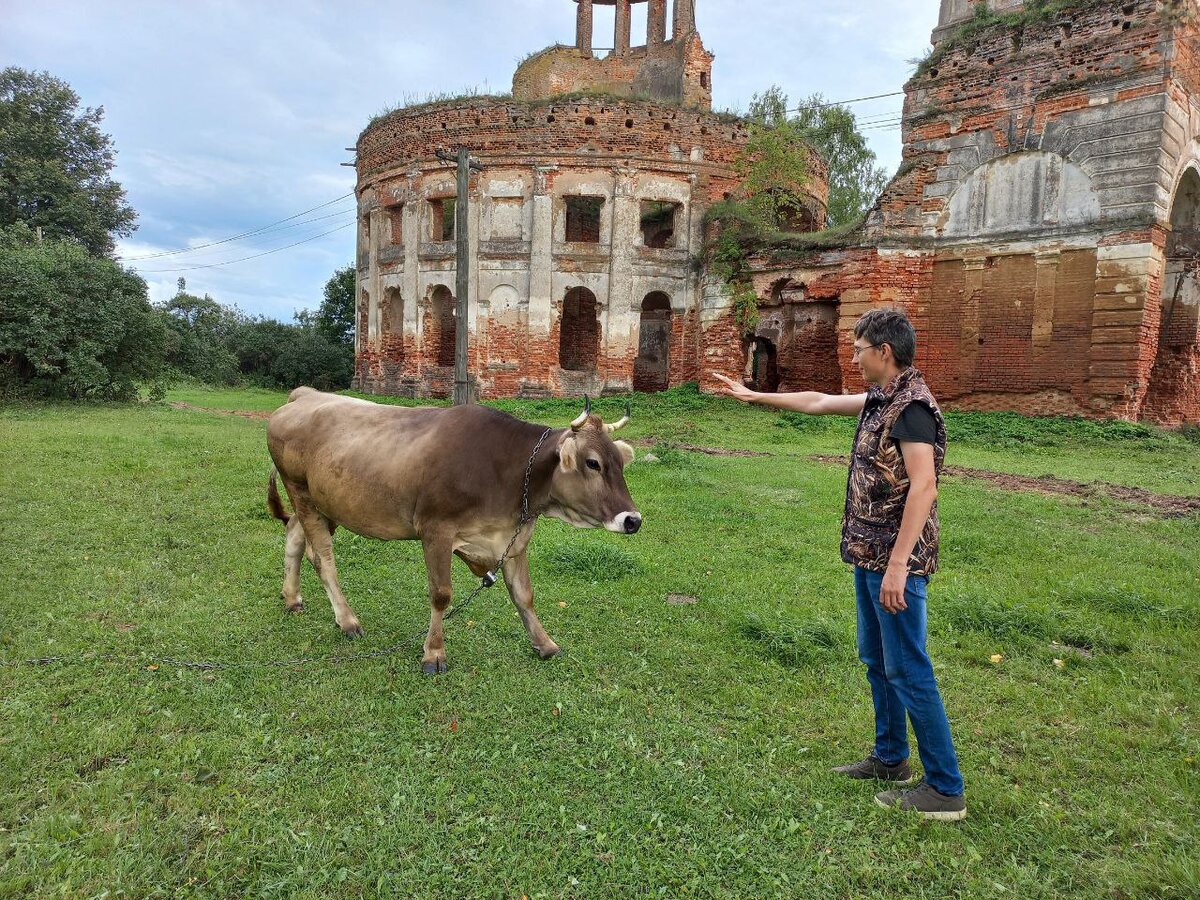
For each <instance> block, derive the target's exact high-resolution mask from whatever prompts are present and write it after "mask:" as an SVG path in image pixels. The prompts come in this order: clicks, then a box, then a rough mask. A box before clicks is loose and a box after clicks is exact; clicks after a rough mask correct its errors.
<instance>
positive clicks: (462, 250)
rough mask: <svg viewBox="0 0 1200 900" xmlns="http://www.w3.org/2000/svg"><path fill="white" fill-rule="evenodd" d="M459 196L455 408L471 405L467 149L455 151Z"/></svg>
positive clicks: (468, 175) (469, 181) (469, 183)
mask: <svg viewBox="0 0 1200 900" xmlns="http://www.w3.org/2000/svg"><path fill="white" fill-rule="evenodd" d="M457 162H458V197H457V199H456V200H455V203H454V237H455V238H456V239H457V241H458V247H457V250H456V253H455V263H454V274H455V280H454V284H455V293H456V294H457V296H458V300H457V303H456V307H457V308H456V309H455V315H456V316H457V317H458V321H457V322H455V323H454V405H455V406H462V405H463V404H465V403H472V402H474V399H475V398H474V397H472V396H471V373H470V371H469V370H468V367H467V330H468V329H467V318H468V316H469V314H470V313H469V310H470V308H471V304H470V299H471V298H470V296H469V292H470V286H471V278H470V276H471V267H470V253H471V244H470V241H469V240H468V234H467V228H468V225H467V208H468V207H467V192H468V191H469V189H470V185H471V155H470V154H469V153H468V152H467V148H466V147H459V148H458V160H457Z"/></svg>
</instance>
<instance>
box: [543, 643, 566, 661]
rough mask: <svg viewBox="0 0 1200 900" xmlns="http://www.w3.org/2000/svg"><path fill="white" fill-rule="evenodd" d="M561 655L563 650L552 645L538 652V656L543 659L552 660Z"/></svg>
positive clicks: (556, 645)
mask: <svg viewBox="0 0 1200 900" xmlns="http://www.w3.org/2000/svg"><path fill="white" fill-rule="evenodd" d="M560 653H562V648H561V647H559V646H558V644H550V645H549V646H548V647H542V648H541V649H539V650H538V654H539V655H540V656H541V657H542V659H551V658H552V657H555V656H558V654H560Z"/></svg>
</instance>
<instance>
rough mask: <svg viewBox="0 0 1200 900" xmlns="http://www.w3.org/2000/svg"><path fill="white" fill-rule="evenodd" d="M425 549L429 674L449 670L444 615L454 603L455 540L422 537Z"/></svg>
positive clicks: (425, 661) (424, 667)
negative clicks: (453, 549) (453, 563)
mask: <svg viewBox="0 0 1200 900" xmlns="http://www.w3.org/2000/svg"><path fill="white" fill-rule="evenodd" d="M422 547H423V549H424V551H425V572H426V574H427V575H428V576H429V605H430V607H431V610H430V614H429V633H428V634H427V635H426V636H425V648H424V653H423V655H422V656H421V671H422V672H424V673H425V674H426V675H440V674H441V673H442V672H445V671H446V668H447V665H446V643H445V637H444V635H443V633H442V619H443V617H444V616H445V615H446V607H448V606H449V605H450V598H451V594H452V590H451V581H450V562H451V560H452V559H453V554H452V550H451V543H450V542H449V541H447V540H442V539H441V538H439V537H433V536H431V537H427V538H425V539H424V540H423V541H422Z"/></svg>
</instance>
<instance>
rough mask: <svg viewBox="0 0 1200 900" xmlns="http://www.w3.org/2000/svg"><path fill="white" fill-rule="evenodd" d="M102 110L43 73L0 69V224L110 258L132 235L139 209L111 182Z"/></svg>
mask: <svg viewBox="0 0 1200 900" xmlns="http://www.w3.org/2000/svg"><path fill="white" fill-rule="evenodd" d="M103 117H104V109H103V107H100V108H96V109H93V108H91V107H88V108H85V109H80V108H79V95H78V94H76V93H75V91H73V90H72V89H71V86H70V85H68V84H67V83H66V82H65V81H60V80H59V79H57V78H54V77H53V76H51V75H50V74H48V73H46V72H29V71H26V70H25V69H20V68H17V67H15V66H10V67H8V68H6V69H4V70H3V71H0V227H3V226H6V225H12V224H15V223H17V222H21V223H24V224H25V225H27V226H29V227H30V228H34V229H36V228H38V227H41V228H42V230H43V232H44V234H45V235H46V236H47V237H50V238H57V239H64V240H74V241H77V242H78V243H79V244H81V245H82V246H83V247H85V248H86V249H87V251H88V252H89V253H90V254H92V255H93V256H105V255H109V254H111V253H112V251H113V247H114V241H115V239H116V238H117V237H126V236H128V235H130V234H132V233H133V230H134V223H135V221H136V220H137V214H136V213H135V212H134V211H133V209H132V208H131V207H130V206H129V205H128V204H127V203H126V202H125V191H124V190H123V189H122V188H121V186H120V185H119V184H118V183H117V182H115V181H113V180H112V178H111V177H110V176H111V173H112V168H113V163H114V158H115V157H114V151H113V146H112V139H111V138H110V137H109V136H108V135H106V134H104V133H103V132H102V131H101V130H100V128H99V124H100V121H101V119H103Z"/></svg>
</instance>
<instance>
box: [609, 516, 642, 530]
mask: <svg viewBox="0 0 1200 900" xmlns="http://www.w3.org/2000/svg"><path fill="white" fill-rule="evenodd" d="M604 527H605V528H607V529H608V530H609V531H615V532H617V533H618V534H634V533H635V532H636V531H637V530H638V529H639V528H641V527H642V515H641V513H636V512H623V513H620V514H618V515H617V516H615V517H614V518H613V519H612V520H611V521H609V522H608V523H607V524H606V525H605V526H604Z"/></svg>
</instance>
